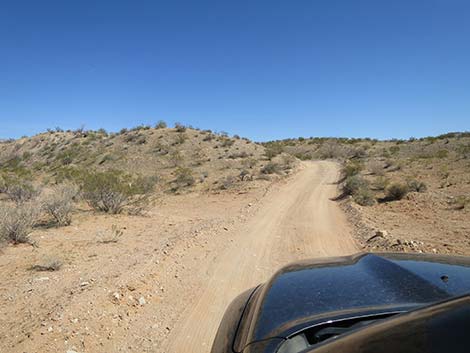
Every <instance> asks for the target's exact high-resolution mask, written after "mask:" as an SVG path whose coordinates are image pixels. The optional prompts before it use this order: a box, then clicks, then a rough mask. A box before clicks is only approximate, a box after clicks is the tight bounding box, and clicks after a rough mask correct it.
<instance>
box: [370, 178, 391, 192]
mask: <svg viewBox="0 0 470 353" xmlns="http://www.w3.org/2000/svg"><path fill="white" fill-rule="evenodd" d="M389 184H390V180H389V179H387V178H384V177H382V176H380V177H378V178H376V179H375V180H374V181H373V182H372V188H373V189H374V190H379V191H383V190H385V189H386V188H387V186H388V185H389Z"/></svg>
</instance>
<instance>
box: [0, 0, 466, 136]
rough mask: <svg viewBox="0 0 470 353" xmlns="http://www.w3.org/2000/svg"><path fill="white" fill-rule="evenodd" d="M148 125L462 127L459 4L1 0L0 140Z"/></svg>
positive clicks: (260, 129) (432, 0)
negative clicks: (63, 130)
mask: <svg viewBox="0 0 470 353" xmlns="http://www.w3.org/2000/svg"><path fill="white" fill-rule="evenodd" d="M160 119H163V120H166V121H167V122H168V123H170V124H172V123H174V122H175V121H179V122H183V123H186V124H191V125H193V126H196V127H201V128H210V129H213V130H216V131H227V132H229V133H232V134H239V135H242V136H247V137H250V138H252V139H255V140H269V139H277V138H285V137H297V136H354V137H363V136H370V137H376V138H391V137H399V138H407V137H410V136H417V137H419V136H425V135H434V134H439V133H443V132H448V131H457V130H470V2H469V1H467V0H440V1H437V0H417V1H411V0H394V1H388V0H387V1H382V0H364V1H362V0H354V1H351V0H344V1H338V0H296V1H276V0H270V1H264V0H263V1H258V0H237V1H223V0H218V1H204V0H198V1H189V0H188V1H179V0H171V1H158V0H153V1H137V0H134V1H119V0H113V1H104V0H103V1H96V0H93V1H87V0H80V1H63V0H60V1H49V0H41V1H36V0H32V1H23V0H15V1H13V0H11V1H3V2H2V4H1V5H0V120H1V123H0V137H3V138H6V137H19V136H21V135H30V134H34V133H37V132H39V131H43V130H45V129H46V128H48V127H51V128H53V127H55V126H60V127H62V128H77V127H79V126H80V125H82V124H84V125H85V126H86V127H87V128H93V129H96V128H100V127H104V128H106V129H108V130H112V131H113V130H119V129H120V128H122V127H131V126H135V125H138V124H142V123H147V124H153V123H155V122H156V121H158V120H160Z"/></svg>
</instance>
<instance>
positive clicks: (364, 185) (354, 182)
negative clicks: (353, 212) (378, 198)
mask: <svg viewBox="0 0 470 353" xmlns="http://www.w3.org/2000/svg"><path fill="white" fill-rule="evenodd" d="M346 195H349V196H352V198H353V200H354V202H356V203H357V204H359V205H361V206H371V205H373V204H374V203H375V198H374V194H373V193H372V191H371V190H370V188H369V183H368V182H367V180H365V179H364V178H363V177H361V176H360V175H358V174H356V175H352V176H349V177H348V178H346V180H345V181H344V183H343V185H342V196H346Z"/></svg>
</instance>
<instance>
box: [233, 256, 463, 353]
mask: <svg viewBox="0 0 470 353" xmlns="http://www.w3.org/2000/svg"><path fill="white" fill-rule="evenodd" d="M466 293H470V258H466V257H454V256H452V257H450V256H433V255H417V254H416V255H410V254H358V255H354V256H349V257H340V258H326V259H320V260H315V261H306V262H299V263H294V264H291V265H289V266H286V267H284V268H283V269H281V270H280V271H279V272H277V273H276V274H275V275H274V276H273V277H272V278H271V279H270V280H269V281H268V282H267V283H265V284H264V285H262V286H260V287H259V288H258V289H257V290H256V292H255V293H254V295H252V298H251V299H250V301H249V303H248V306H247V308H246V309H245V312H244V314H243V319H242V321H241V325H240V327H239V329H238V333H237V338H236V342H235V349H236V350H237V351H241V350H242V349H243V348H244V347H246V345H248V344H250V343H253V342H259V341H266V340H268V339H272V338H277V339H279V338H280V339H283V338H287V337H289V336H290V335H292V334H293V333H295V332H296V331H298V330H300V329H302V328H303V327H305V326H306V325H315V324H316V323H319V322H325V320H332V319H340V318H341V317H347V316H354V315H367V314H374V313H381V312H401V311H408V310H410V309H412V308H416V307H419V306H423V305H426V304H429V303H434V302H437V301H441V300H445V299H448V298H451V297H455V296H458V295H463V294H466Z"/></svg>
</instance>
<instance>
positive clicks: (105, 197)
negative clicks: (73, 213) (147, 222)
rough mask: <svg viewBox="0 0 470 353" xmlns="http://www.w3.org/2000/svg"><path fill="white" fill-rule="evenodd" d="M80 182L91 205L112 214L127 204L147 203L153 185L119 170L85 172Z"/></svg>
mask: <svg viewBox="0 0 470 353" xmlns="http://www.w3.org/2000/svg"><path fill="white" fill-rule="evenodd" d="M79 183H80V188H81V193H82V196H83V198H84V199H85V200H86V202H87V203H88V204H89V205H90V207H92V208H93V209H95V210H97V211H102V212H106V213H111V214H117V213H121V212H122V211H123V210H124V208H125V207H127V206H138V205H142V204H144V203H146V202H147V201H148V195H149V194H150V192H151V189H152V187H153V185H151V183H148V182H147V180H146V179H144V178H137V177H133V176H131V175H129V174H125V173H123V172H121V171H117V170H108V171H104V172H98V171H92V172H85V173H83V175H82V176H81V177H80V180H79Z"/></svg>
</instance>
